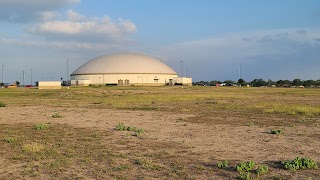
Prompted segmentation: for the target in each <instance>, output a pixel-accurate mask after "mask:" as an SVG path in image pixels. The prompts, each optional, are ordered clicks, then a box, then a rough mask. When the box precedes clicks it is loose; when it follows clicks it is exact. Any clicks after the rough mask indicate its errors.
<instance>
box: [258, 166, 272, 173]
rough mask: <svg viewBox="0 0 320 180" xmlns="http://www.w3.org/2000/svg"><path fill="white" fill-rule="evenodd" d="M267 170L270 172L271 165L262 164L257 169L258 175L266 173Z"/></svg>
mask: <svg viewBox="0 0 320 180" xmlns="http://www.w3.org/2000/svg"><path fill="white" fill-rule="evenodd" d="M267 172H269V167H268V166H267V165H260V166H259V167H258V169H256V173H257V174H258V175H261V174H266V173H267Z"/></svg>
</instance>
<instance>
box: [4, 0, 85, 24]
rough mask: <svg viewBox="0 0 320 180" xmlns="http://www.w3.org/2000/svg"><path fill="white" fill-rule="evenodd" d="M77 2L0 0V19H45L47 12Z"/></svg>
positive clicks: (76, 1) (66, 0) (70, 0)
mask: <svg viewBox="0 0 320 180" xmlns="http://www.w3.org/2000/svg"><path fill="white" fill-rule="evenodd" d="M79 2H80V0H54V1H53V0H1V1H0V20H3V21H10V22H27V21H35V20H36V21H37V20H46V18H44V17H45V16H46V15H49V14H47V12H49V11H53V10H57V9H59V8H62V7H66V6H69V5H72V4H76V3H79ZM51 15H52V14H51ZM49 16H50V15H49Z"/></svg>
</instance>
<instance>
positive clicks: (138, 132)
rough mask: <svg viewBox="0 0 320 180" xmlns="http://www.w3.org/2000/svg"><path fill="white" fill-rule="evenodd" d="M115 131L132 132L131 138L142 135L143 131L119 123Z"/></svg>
mask: <svg viewBox="0 0 320 180" xmlns="http://www.w3.org/2000/svg"><path fill="white" fill-rule="evenodd" d="M116 129H117V130H118V131H132V132H134V133H133V134H132V136H140V135H141V134H142V133H144V130H143V129H138V128H136V127H134V126H125V125H124V124H123V123H119V124H118V125H117V126H116Z"/></svg>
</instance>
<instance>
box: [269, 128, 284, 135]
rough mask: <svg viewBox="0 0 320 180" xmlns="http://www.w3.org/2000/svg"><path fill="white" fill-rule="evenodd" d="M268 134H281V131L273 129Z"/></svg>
mask: <svg viewBox="0 0 320 180" xmlns="http://www.w3.org/2000/svg"><path fill="white" fill-rule="evenodd" d="M270 133H271V134H282V133H283V131H282V130H281V129H273V130H270Z"/></svg>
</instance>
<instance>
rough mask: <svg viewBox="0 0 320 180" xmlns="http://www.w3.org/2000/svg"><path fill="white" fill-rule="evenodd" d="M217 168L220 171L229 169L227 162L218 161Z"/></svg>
mask: <svg viewBox="0 0 320 180" xmlns="http://www.w3.org/2000/svg"><path fill="white" fill-rule="evenodd" d="M217 166H218V168H220V169H226V168H228V167H229V165H228V161H227V160H223V161H220V162H218V164H217Z"/></svg>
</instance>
